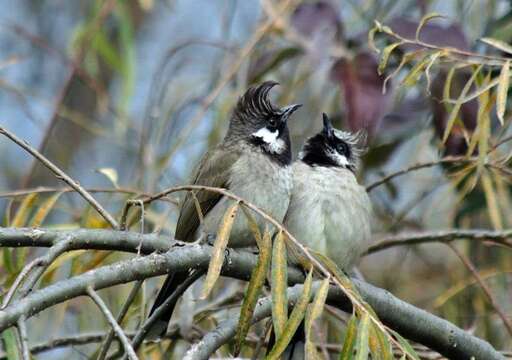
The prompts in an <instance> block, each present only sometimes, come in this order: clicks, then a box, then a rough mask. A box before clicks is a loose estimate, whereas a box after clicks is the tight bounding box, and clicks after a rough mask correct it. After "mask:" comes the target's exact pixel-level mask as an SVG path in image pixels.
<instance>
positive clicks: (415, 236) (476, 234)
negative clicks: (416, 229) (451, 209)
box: [364, 229, 512, 255]
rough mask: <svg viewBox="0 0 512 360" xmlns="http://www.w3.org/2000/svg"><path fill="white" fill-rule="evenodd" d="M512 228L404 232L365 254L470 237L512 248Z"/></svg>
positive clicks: (386, 238) (372, 246) (374, 245)
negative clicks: (500, 229)
mask: <svg viewBox="0 0 512 360" xmlns="http://www.w3.org/2000/svg"><path fill="white" fill-rule="evenodd" d="M510 238H512V229H509V230H503V231H493V230H478V229H469V230H465V229H453V230H441V231H434V232H420V233H404V234H398V235H392V236H387V237H384V238H381V239H380V240H379V241H378V242H376V243H375V244H373V245H371V246H370V247H369V248H368V249H367V250H366V252H365V254H364V255H369V254H373V253H376V252H378V251H382V250H385V249H389V248H392V247H395V246H410V245H418V244H424V243H431V242H439V243H449V242H452V241H454V240H459V239H468V240H476V241H487V242H490V243H495V244H499V245H502V246H506V247H508V248H512V242H511V241H509V239H510Z"/></svg>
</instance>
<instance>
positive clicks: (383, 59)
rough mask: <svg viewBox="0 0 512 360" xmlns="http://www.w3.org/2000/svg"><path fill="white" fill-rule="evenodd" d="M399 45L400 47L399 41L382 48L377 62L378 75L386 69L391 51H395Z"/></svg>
mask: <svg viewBox="0 0 512 360" xmlns="http://www.w3.org/2000/svg"><path fill="white" fill-rule="evenodd" d="M400 45H402V42H401V41H399V42H396V43H393V44H391V45H388V46H386V47H385V48H384V50H382V55H381V57H380V61H379V67H378V69H377V71H378V73H379V75H382V73H383V71H384V69H386V65H387V64H388V59H389V56H390V55H391V53H392V52H393V50H395V49H396V48H397V47H398V46H400Z"/></svg>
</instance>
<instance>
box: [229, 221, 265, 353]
mask: <svg viewBox="0 0 512 360" xmlns="http://www.w3.org/2000/svg"><path fill="white" fill-rule="evenodd" d="M271 248H272V241H271V239H270V232H269V231H268V230H266V231H265V233H264V234H263V239H262V242H261V246H260V254H259V256H258V262H257V263H256V267H255V268H254V269H253V271H252V274H251V279H250V281H249V285H248V286H247V291H246V292H245V296H244V300H243V302H242V308H241V309H240V320H239V321H238V327H237V331H236V337H235V339H236V342H235V350H234V352H235V356H238V354H239V353H240V350H241V348H242V345H243V343H244V340H245V337H246V336H247V333H248V331H249V327H250V326H251V320H252V315H253V313H254V308H255V307H256V302H257V300H258V296H259V295H260V292H261V289H262V288H263V285H264V284H265V279H266V277H267V271H268V267H269V265H270V257H271V256H270V255H271Z"/></svg>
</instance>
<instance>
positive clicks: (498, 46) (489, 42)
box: [480, 37, 512, 54]
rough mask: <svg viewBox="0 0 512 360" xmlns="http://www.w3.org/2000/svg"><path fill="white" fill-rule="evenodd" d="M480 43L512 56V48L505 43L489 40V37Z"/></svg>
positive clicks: (482, 39)
mask: <svg viewBox="0 0 512 360" xmlns="http://www.w3.org/2000/svg"><path fill="white" fill-rule="evenodd" d="M480 41H481V42H483V43H486V44H487V45H491V46H493V47H495V48H496V49H499V50H501V51H504V52H506V53H509V54H512V46H510V45H509V44H507V43H506V42H504V41H501V40H498V39H493V38H489V37H484V38H481V39H480Z"/></svg>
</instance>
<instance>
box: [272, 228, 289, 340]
mask: <svg viewBox="0 0 512 360" xmlns="http://www.w3.org/2000/svg"><path fill="white" fill-rule="evenodd" d="M286 259H287V255H286V244H285V242H284V234H283V232H282V231H280V232H279V233H278V234H277V235H276V237H275V240H274V246H273V249H272V270H271V282H272V289H271V291H272V321H273V323H274V332H275V333H276V338H279V337H281V334H282V333H283V330H284V327H285V325H286V321H287V320H288V296H287V292H286V289H287V287H288V264H287V260H286Z"/></svg>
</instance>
